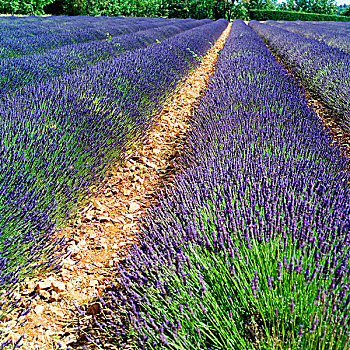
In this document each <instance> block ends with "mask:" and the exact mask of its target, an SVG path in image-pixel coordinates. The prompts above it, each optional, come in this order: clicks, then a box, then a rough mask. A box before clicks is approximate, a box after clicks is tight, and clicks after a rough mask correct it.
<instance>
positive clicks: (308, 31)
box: [265, 21, 350, 53]
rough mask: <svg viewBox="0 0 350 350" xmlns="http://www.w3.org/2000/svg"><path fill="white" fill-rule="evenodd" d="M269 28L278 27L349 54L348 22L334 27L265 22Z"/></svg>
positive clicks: (311, 23)
mask: <svg viewBox="0 0 350 350" xmlns="http://www.w3.org/2000/svg"><path fill="white" fill-rule="evenodd" d="M265 23H267V24H269V25H270V26H274V27H279V28H282V29H285V30H288V31H290V32H293V33H296V34H300V35H303V36H305V37H307V38H309V39H315V40H318V41H321V42H323V43H325V44H326V45H328V46H331V47H335V48H337V49H339V50H341V51H344V52H347V53H350V25H349V23H348V22H343V23H340V25H337V26H335V25H334V22H316V23H313V22H301V21H297V22H288V21H283V22H275V21H266V22H265Z"/></svg>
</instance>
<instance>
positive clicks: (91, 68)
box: [0, 16, 350, 350]
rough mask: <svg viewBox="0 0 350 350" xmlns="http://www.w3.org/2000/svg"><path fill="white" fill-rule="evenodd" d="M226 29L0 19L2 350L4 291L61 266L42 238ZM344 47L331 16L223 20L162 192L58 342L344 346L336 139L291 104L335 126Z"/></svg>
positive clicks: (347, 217)
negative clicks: (90, 302) (92, 307)
mask: <svg viewBox="0 0 350 350" xmlns="http://www.w3.org/2000/svg"><path fill="white" fill-rule="evenodd" d="M227 25H228V22H227V21H226V20H218V21H211V20H199V21H198V20H191V19H187V20H180V19H164V18H159V19H156V18H123V17H116V18H108V17H100V18H99V17H91V18H88V17H75V18H73V17H68V16H61V17H49V18H47V19H42V18H40V17H37V18H35V17H27V18H26V17H24V18H12V17H7V18H4V19H0V31H1V33H2V37H1V40H0V67H1V69H0V99H1V103H0V123H1V125H0V168H1V169H2V171H1V172H0V267H1V269H0V295H1V296H2V297H1V302H0V340H1V334H2V335H3V339H4V341H3V345H2V347H0V348H1V349H13V348H18V347H21V340H22V338H23V337H22V338H20V339H19V340H18V341H17V342H14V341H13V340H12V339H9V338H7V337H6V336H5V335H6V334H5V333H6V332H7V331H6V330H5V328H1V322H2V318H3V319H5V317H7V315H8V314H10V313H11V312H13V311H14V310H17V309H18V308H20V305H19V304H20V303H19V302H18V301H16V300H15V298H14V293H13V291H14V290H15V288H16V286H17V285H18V284H19V283H20V282H21V281H22V280H23V279H24V278H27V279H28V278H29V279H30V278H33V277H34V276H38V275H39V276H40V274H42V273H47V271H50V270H57V269H59V268H60V262H61V260H62V258H63V257H66V255H67V254H68V253H69V250H67V247H68V245H69V240H68V239H66V238H65V237H62V235H59V234H58V233H59V230H60V229H62V228H64V227H65V226H67V225H68V224H69V222H70V221H71V220H72V218H73V219H74V220H76V219H77V216H79V210H80V209H79V208H82V207H84V206H85V205H86V203H87V202H88V201H89V200H90V199H91V198H94V197H96V196H98V195H99V193H100V192H101V191H103V186H104V183H105V181H106V179H107V177H108V176H107V175H108V172H109V171H110V170H111V169H112V168H113V167H114V168H115V167H117V168H118V167H121V166H122V164H123V161H124V158H125V157H126V154H130V153H131V154H132V153H133V152H134V151H133V150H134V149H135V147H136V148H137V147H139V145H141V144H144V143H147V142H148V137H149V133H150V131H151V130H153V129H154V128H155V127H156V125H157V123H158V119H159V118H158V116H159V113H160V112H161V111H162V109H163V107H164V106H165V105H166V104H167V103H168V102H169V101H170V100H171V99H172V97H173V96H174V95H175V94H176V92H178V91H179V88H180V87H181V86H182V84H184V81H185V80H186V77H188V76H189V75H190V74H192V73H193V72H194V71H196V69H199V68H198V67H201V65H202V63H203V60H204V57H205V56H206V54H207V53H208V52H210V50H213V47H214V44H215V42H217V41H218V39H219V38H221V35H222V33H223V32H224V31H225V29H226V28H227ZM349 40H350V23H347V22H343V23H332V22H327V23H326V22H322V23H321V22H307V23H306V22H300V21H297V22H282V21H281V22H274V21H267V22H265V23H260V22H256V21H251V22H249V24H248V25H247V24H245V23H244V22H243V21H241V20H235V21H233V23H232V27H231V29H230V33H229V35H228V37H227V39H226V42H225V43H224V46H223V48H222V50H217V51H215V54H216V57H217V60H216V61H215V66H214V68H215V71H214V73H213V74H212V75H211V77H210V79H209V80H208V81H207V85H206V87H205V88H204V90H203V91H202V93H201V94H199V96H198V98H197V100H196V101H197V102H196V104H195V105H193V109H192V111H191V116H190V119H189V131H188V132H187V134H186V137H185V138H184V140H183V141H182V150H181V154H180V155H179V158H178V159H177V168H176V169H177V170H176V173H175V175H174V179H175V180H174V186H172V187H168V188H166V189H165V190H163V192H162V193H161V194H160V195H159V196H157V198H154V203H153V205H151V206H150V208H149V209H148V211H147V214H146V215H143V216H142V217H139V220H140V225H139V231H138V235H137V237H136V239H135V242H134V243H133V244H131V245H129V246H128V248H126V253H125V258H124V259H123V260H122V261H121V263H120V264H118V266H117V267H116V269H114V270H111V271H112V280H111V281H110V282H109V286H108V288H107V289H106V290H105V291H104V292H103V293H102V294H101V295H99V297H98V299H97V302H96V305H98V310H99V311H98V312H96V313H93V317H85V316H86V314H88V313H86V309H84V308H83V307H79V306H77V310H78V314H80V317H81V320H82V321H81V322H82V325H81V328H82V329H90V330H91V331H84V332H83V334H82V336H81V338H80V342H77V343H76V345H72V346H67V347H66V348H67V349H68V348H70V349H121V348H130V346H131V348H135V349H174V350H175V349H177V350H182V349H183V350H202V349H205V350H209V349H211V350H225V349H291V350H292V349H293V350H294V349H305V350H306V349H315V350H321V349H322V350H323V349H324V350H327V349H348V348H350V345H349V341H350V329H349V323H350V315H349V312H350V277H349V255H350V249H349V244H350V232H349V231H350V201H349V180H350V177H349V168H348V166H349V164H348V159H347V158H346V156H345V154H344V149H345V148H346V147H347V146H348V145H346V144H342V145H341V144H338V143H337V142H334V138H333V134H332V133H331V130H330V129H329V127H327V126H325V125H324V123H323V121H322V119H321V118H320V116H319V115H318V114H317V113H316V112H315V111H314V110H313V109H312V108H311V107H310V106H309V104H308V100H307V97H306V96H312V97H313V98H314V99H316V100H318V101H319V103H321V104H322V105H323V106H324V108H325V109H327V111H329V115H330V116H331V118H334V121H335V122H336V123H337V125H339V127H340V128H341V129H342V130H343V132H344V134H348V133H349V128H350V56H349V54H350V51H349V50H350V49H349V48H350V41H349ZM179 109H181V106H179ZM115 196H117V195H115ZM39 297H40V296H39ZM29 312H30V307H27V308H24V309H22V311H21V315H23V314H25V313H29ZM0 343H1V342H0ZM130 344H132V345H130ZM60 346H62V345H60ZM58 348H59V347H58Z"/></svg>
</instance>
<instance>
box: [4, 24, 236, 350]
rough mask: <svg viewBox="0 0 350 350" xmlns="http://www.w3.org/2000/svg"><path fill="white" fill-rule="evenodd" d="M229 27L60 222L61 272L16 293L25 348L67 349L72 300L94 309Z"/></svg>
mask: <svg viewBox="0 0 350 350" xmlns="http://www.w3.org/2000/svg"><path fill="white" fill-rule="evenodd" d="M230 29H231V25H230V24H229V26H228V27H227V29H226V30H225V31H224V32H223V34H222V35H221V37H220V38H219V39H218V41H217V42H216V44H215V46H214V48H212V49H211V50H210V51H209V52H208V53H207V55H206V56H205V57H204V58H203V60H202V62H201V65H200V67H199V68H198V69H196V70H195V71H194V72H192V73H191V74H190V75H189V76H188V78H187V80H186V82H185V83H184V85H183V86H182V87H181V89H180V90H179V91H178V92H177V93H176V94H175V95H174V97H173V98H172V99H171V101H170V102H169V103H167V104H166V105H165V106H164V108H163V110H162V112H161V114H160V116H159V122H158V124H157V126H156V127H155V128H154V129H153V130H152V131H151V132H150V134H149V136H148V138H147V141H146V143H145V144H144V145H143V146H142V147H140V148H138V149H136V150H133V151H132V152H130V153H129V155H128V156H127V161H126V163H125V164H124V166H123V167H119V168H117V169H115V170H114V172H113V174H112V176H111V177H110V178H109V180H108V183H107V185H106V186H105V187H104V190H103V193H102V194H101V195H100V196H99V197H98V198H96V199H94V200H92V201H91V202H90V204H89V205H88V206H87V207H85V208H84V209H83V211H82V216H81V218H80V219H78V220H77V222H76V223H75V224H74V225H72V226H70V227H67V228H66V229H65V232H66V233H67V235H68V236H71V237H74V242H72V244H71V245H70V247H69V250H70V252H71V257H70V258H69V259H66V260H65V261H64V262H63V268H62V269H61V270H60V272H59V273H56V274H51V275H47V276H44V278H43V279H42V280H41V281H38V280H28V281H27V282H26V283H25V284H24V285H23V286H22V290H21V291H20V294H21V295H22V296H25V295H30V294H33V293H35V292H37V293H38V295H37V297H36V298H35V299H34V302H33V310H32V311H31V312H30V313H29V315H28V316H27V317H28V321H27V322H26V324H25V331H26V332H25V337H24V340H23V344H24V345H23V349H24V350H39V349H43V350H44V349H45V350H51V349H66V348H67V345H69V344H71V343H74V342H75V341H76V328H75V327H76V325H75V322H74V315H75V313H76V308H75V306H74V303H75V304H76V305H89V307H88V310H87V313H90V314H95V313H97V312H98V311H99V310H98V304H97V303H94V301H95V300H96V297H98V296H99V295H101V294H102V293H103V291H104V288H105V287H106V285H107V284H108V282H107V280H108V279H110V278H111V277H112V276H113V275H114V274H115V271H116V265H117V264H118V262H120V261H122V260H123V256H124V252H125V247H126V246H127V245H128V244H130V243H132V242H133V238H134V236H135V234H136V233H137V232H138V220H137V218H138V217H139V216H141V215H142V214H144V213H145V212H146V210H147V208H149V206H150V203H151V202H153V203H154V202H155V201H156V200H157V192H158V191H159V190H161V189H162V187H163V183H165V184H166V185H167V186H171V185H172V184H173V180H174V176H175V172H176V168H175V164H174V160H175V159H176V158H177V157H178V156H179V155H180V154H181V148H182V144H183V140H184V138H185V137H186V132H187V130H188V128H189V119H190V115H191V110H192V109H193V108H194V107H195V106H196V103H197V102H198V98H199V96H200V94H201V92H202V91H203V89H204V88H205V87H206V85H207V82H208V79H209V77H210V75H211V74H212V73H213V72H214V63H215V61H216V59H217V55H218V50H220V49H221V48H222V47H223V44H224V42H225V40H226V38H227V36H228V34H229V31H230ZM15 316H16V315H15V314H14V315H13V316H12V317H15ZM13 325H14V321H13V320H11V317H9V318H8V319H7V320H6V326H7V327H10V328H11V327H12V332H11V337H12V338H13V339H14V340H15V339H18V338H19V335H20V334H21V331H23V329H18V328H16V327H14V326H13ZM58 343H59V344H60V345H58Z"/></svg>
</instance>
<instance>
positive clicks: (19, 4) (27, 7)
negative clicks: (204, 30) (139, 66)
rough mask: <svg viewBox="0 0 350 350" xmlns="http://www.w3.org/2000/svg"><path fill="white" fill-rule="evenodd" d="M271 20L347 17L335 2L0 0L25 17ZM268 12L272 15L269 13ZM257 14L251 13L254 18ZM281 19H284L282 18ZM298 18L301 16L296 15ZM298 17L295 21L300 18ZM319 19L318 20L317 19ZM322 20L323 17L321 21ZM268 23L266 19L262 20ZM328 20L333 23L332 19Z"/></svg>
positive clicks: (2, 7) (0, 8) (6, 9)
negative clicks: (75, 16) (261, 17)
mask: <svg viewBox="0 0 350 350" xmlns="http://www.w3.org/2000/svg"><path fill="white" fill-rule="evenodd" d="M256 10H259V11H262V12H261V13H259V16H260V15H262V14H263V15H264V16H265V17H266V16H270V15H271V16H272V17H271V19H274V18H278V16H282V18H284V17H286V16H287V17H292V18H294V17H298V16H299V15H298V14H297V15H293V14H292V15H291V14H290V11H292V12H298V13H299V14H300V13H301V12H303V13H314V14H323V15H328V17H327V18H330V17H329V16H333V15H334V16H336V15H337V13H338V14H340V15H343V16H344V15H345V16H349V15H350V13H349V9H346V8H345V10H344V11H343V12H341V13H339V9H338V8H337V6H336V3H335V0H286V1H285V2H282V3H277V0H0V13H7V14H25V15H42V14H53V15H73V16H74V15H87V16H135V17H168V18H195V19H203V18H211V19H219V18H226V19H228V20H231V19H235V18H241V19H249V18H252V14H253V13H254V11H256ZM271 11H272V12H271ZM256 16H257V14H256V13H255V16H254V15H253V17H256ZM283 16H284V17H283ZM300 16H301V15H300ZM300 16H299V17H300ZM321 17H322V16H321ZM325 18H326V17H325ZM264 19H269V17H267V18H264ZM332 20H337V19H336V17H334V18H333V19H332Z"/></svg>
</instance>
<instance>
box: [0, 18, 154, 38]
mask: <svg viewBox="0 0 350 350" xmlns="http://www.w3.org/2000/svg"><path fill="white" fill-rule="evenodd" d="M116 20H117V21H118V22H119V23H120V24H127V23H128V18H126V17H113V18H112V17H91V16H90V17H89V16H45V17H35V16H25V17H16V16H15V17H7V16H6V17H2V18H1V21H0V33H1V38H2V39H4V38H8V39H9V38H11V39H15V38H24V37H31V36H35V35H40V34H57V33H64V32H72V31H73V32H74V31H76V30H83V29H99V28H101V26H102V28H104V26H105V25H110V24H111V23H113V22H115V21H116ZM135 20H137V18H133V19H132V21H135ZM138 20H139V21H140V22H142V21H149V20H150V18H138Z"/></svg>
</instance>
